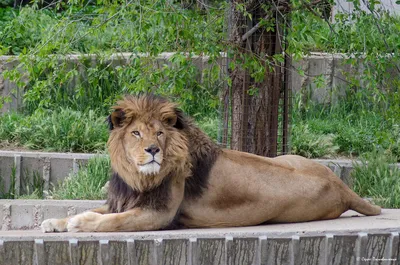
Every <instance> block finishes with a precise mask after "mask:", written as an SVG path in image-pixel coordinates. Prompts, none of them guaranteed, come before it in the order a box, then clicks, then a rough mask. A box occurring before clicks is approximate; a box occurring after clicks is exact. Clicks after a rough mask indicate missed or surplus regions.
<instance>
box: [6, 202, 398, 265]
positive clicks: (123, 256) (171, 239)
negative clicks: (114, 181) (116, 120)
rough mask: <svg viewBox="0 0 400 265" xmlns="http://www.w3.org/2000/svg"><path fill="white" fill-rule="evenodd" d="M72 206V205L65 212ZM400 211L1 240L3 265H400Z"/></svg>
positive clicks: (15, 233) (29, 234)
mask: <svg viewBox="0 0 400 265" xmlns="http://www.w3.org/2000/svg"><path fill="white" fill-rule="evenodd" d="M27 202H28V203H29V201H27ZM64 206H65V205H64ZM399 231H400V210H393V209H384V210H383V214H382V215H380V216H374V217H365V216H360V215H359V214H356V213H355V212H352V211H349V212H347V213H345V214H343V216H342V217H340V218H338V219H335V220H326V221H315V222H307V223H296V224H271V225H260V226H253V227H236V228H223V229H182V230H170V231H167V230H166V231H148V232H129V233H126V232H124V233H46V234H45V233H42V232H41V231H39V230H28V231H21V230H10V231H2V232H0V265H2V264H107V265H108V264H149V265H157V264H170V265H176V264H178V265H186V264H187V265H191V264H204V265H213V264H235V265H236V264H237V265H243V264H251V265H258V264H265V265H271V264H272V265H273V264H276V265H285V264H288V265H292V264H293V265H294V264H296V265H297V264H298V265H312V264H323V265H325V264H338V265H339V264H340V265H341V264H355V265H358V264H393V265H394V264H399V263H398V261H400V257H399V246H400V245H399Z"/></svg>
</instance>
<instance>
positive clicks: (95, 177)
mask: <svg viewBox="0 0 400 265" xmlns="http://www.w3.org/2000/svg"><path fill="white" fill-rule="evenodd" d="M110 171H111V164H110V159H109V157H108V156H95V157H93V158H91V159H89V161H88V163H87V165H86V166H85V167H84V168H82V169H80V170H79V171H78V172H77V173H76V174H71V175H70V176H68V177H67V178H66V179H65V180H64V181H63V182H62V183H60V185H59V186H58V187H56V188H55V190H54V191H53V192H52V193H51V195H52V197H53V198H54V199H59V200H60V199H61V200H101V199H105V198H106V194H105V193H104V192H103V191H102V188H103V187H104V185H105V184H106V182H107V181H108V180H109V178H110Z"/></svg>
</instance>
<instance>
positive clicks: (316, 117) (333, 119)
mask: <svg viewBox="0 0 400 265" xmlns="http://www.w3.org/2000/svg"><path fill="white" fill-rule="evenodd" d="M387 97H388V96H387ZM365 101H367V102H365ZM395 101H396V100H394V102H391V100H390V99H388V102H387V104H386V105H387V106H386V107H384V106H382V104H376V106H374V101H373V100H371V99H368V97H364V96H363V97H360V98H358V97H356V96H348V97H344V98H343V99H342V100H341V101H340V102H338V103H337V104H335V105H322V104H319V105H318V104H314V103H312V102H303V101H302V99H301V98H300V97H297V98H296V99H295V104H294V107H293V114H292V117H293V133H292V144H293V146H292V150H294V151H295V152H296V153H300V154H302V153H305V154H307V153H310V151H309V150H307V148H313V149H315V148H316V147H321V148H328V146H326V145H325V146H326V147H324V145H322V144H319V143H323V142H324V141H322V139H325V138H328V139H330V141H329V143H330V146H332V147H334V148H335V149H336V150H335V153H336V155H339V156H350V157H353V156H360V155H362V154H365V153H368V152H372V151H373V150H374V149H375V148H378V149H383V150H386V153H388V154H391V155H392V156H393V157H395V159H397V160H398V161H400V152H399V148H400V127H399V124H400V111H399V110H398V109H396V106H397V105H396V104H395V103H396V102H395ZM389 103H390V104H389ZM305 125H306V126H305ZM328 136H329V137H328ZM299 137H300V138H299ZM325 142H326V141H325ZM318 149H320V148H318ZM327 150H328V149H327ZM315 153H318V152H317V151H315ZM327 153H331V152H328V151H327ZM321 154H323V153H321ZM317 155H320V154H317Z"/></svg>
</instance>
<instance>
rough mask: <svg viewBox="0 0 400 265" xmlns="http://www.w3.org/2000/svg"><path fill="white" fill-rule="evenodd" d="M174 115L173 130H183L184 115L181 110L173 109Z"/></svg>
mask: <svg viewBox="0 0 400 265" xmlns="http://www.w3.org/2000/svg"><path fill="white" fill-rule="evenodd" d="M175 113H176V121H175V124H174V125H173V126H174V127H175V128H177V129H178V130H182V129H184V128H185V124H186V122H185V115H184V113H183V111H182V110H180V109H178V108H177V109H175Z"/></svg>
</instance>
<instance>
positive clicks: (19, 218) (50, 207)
mask: <svg viewBox="0 0 400 265" xmlns="http://www.w3.org/2000/svg"><path fill="white" fill-rule="evenodd" d="M104 203H105V201H84V200H82V201H75V200H73V201H71V200H60V201H58V200H0V220H1V221H2V226H1V230H2V231H5V230H27V229H39V227H40V224H41V223H42V222H43V220H45V219H49V218H63V217H67V216H71V215H75V214H78V213H81V212H84V211H87V210H90V209H94V208H96V207H99V206H101V205H103V204H104Z"/></svg>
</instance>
